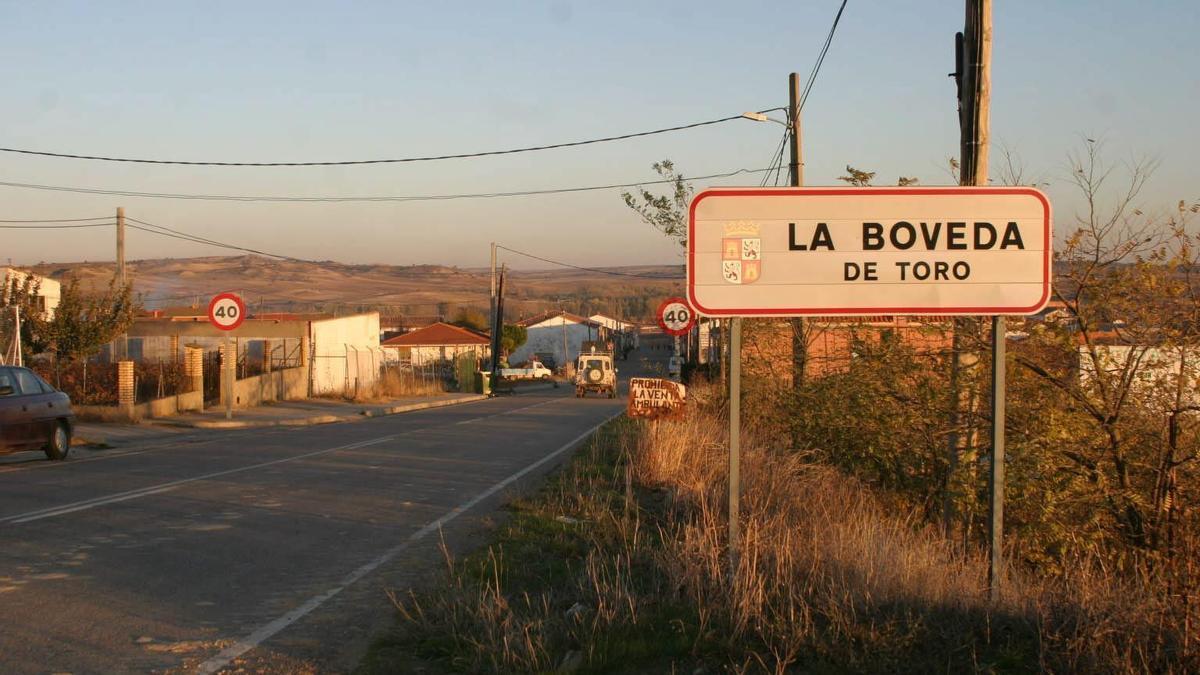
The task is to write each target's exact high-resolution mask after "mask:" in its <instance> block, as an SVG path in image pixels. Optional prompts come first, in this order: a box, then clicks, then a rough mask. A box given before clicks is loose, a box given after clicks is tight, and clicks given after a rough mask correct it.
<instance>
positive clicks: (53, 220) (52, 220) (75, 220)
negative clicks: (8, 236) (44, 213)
mask: <svg viewBox="0 0 1200 675" xmlns="http://www.w3.org/2000/svg"><path fill="white" fill-rule="evenodd" d="M90 220H112V216H97V217H95V218H49V219H46V220H0V223H86V222H88V221H90ZM85 227H86V226H85Z"/></svg>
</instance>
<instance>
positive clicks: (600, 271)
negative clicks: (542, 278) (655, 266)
mask: <svg viewBox="0 0 1200 675" xmlns="http://www.w3.org/2000/svg"><path fill="white" fill-rule="evenodd" d="M496 248H499V249H503V250H505V251H508V252H509V253H516V254H517V255H521V256H525V257H526V258H532V259H534V260H540V261H542V262H546V263H550V264H551V265H559V266H561V267H570V268H573V269H577V270H583V271H585V272H596V273H598V274H608V275H611V276H614V277H636V278H639V279H659V280H679V281H682V280H683V277H682V276H679V277H676V276H663V275H661V274H635V273H633V272H617V271H615V270H607V269H602V268H597V267H583V266H581V265H573V264H571V263H568V262H562V261H561V260H552V259H550V258H543V257H542V256H539V255H534V254H532V253H526V252H525V251H518V250H517V249H515V248H509V247H507V246H502V245H500V244H496Z"/></svg>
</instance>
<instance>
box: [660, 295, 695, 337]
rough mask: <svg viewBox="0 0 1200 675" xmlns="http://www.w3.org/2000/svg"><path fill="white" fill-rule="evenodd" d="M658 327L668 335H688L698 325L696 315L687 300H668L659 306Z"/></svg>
mask: <svg viewBox="0 0 1200 675" xmlns="http://www.w3.org/2000/svg"><path fill="white" fill-rule="evenodd" d="M658 325H659V327H660V328H662V329H663V332H665V333H667V334H668V335H687V333H688V331H690V330H691V329H692V326H694V325H696V313H695V312H693V311H692V308H691V306H689V305H688V303H687V300H684V299H683V298H667V299H666V300H663V303H662V304H661V305H659V306H658Z"/></svg>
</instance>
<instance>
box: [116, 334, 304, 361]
mask: <svg viewBox="0 0 1200 675" xmlns="http://www.w3.org/2000/svg"><path fill="white" fill-rule="evenodd" d="M224 340H225V338H224V337H203V336H193V337H186V336H181V337H179V341H178V344H179V354H178V355H174V354H172V352H171V336H169V335H161V336H145V337H131V338H129V358H131V359H133V360H134V361H142V360H145V361H172V360H174V359H175V358H179V359H182V358H183V348H184V346H185V345H190V344H194V345H199V346H200V347H201V348H203V349H204V352H205V353H206V354H207V353H214V352H218V351H220V350H221V344H222V343H223V342H224ZM234 342H236V343H237V345H238V354H239V355H242V356H245V355H247V354H248V355H249V357H250V359H251V360H253V361H255V362H261V361H262V353H263V344H264V341H263V340H262V339H256V338H245V337H241V338H234ZM299 344H300V338H271V345H272V348H273V349H274V351H275V360H276V362H278V361H279V360H280V359H283V358H284V357H285V356H286V355H288V354H293V353H294V352H295V351H296V347H297V346H298V345H299ZM106 353H107V352H106Z"/></svg>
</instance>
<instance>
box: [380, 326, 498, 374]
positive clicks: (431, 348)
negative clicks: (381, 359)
mask: <svg viewBox="0 0 1200 675" xmlns="http://www.w3.org/2000/svg"><path fill="white" fill-rule="evenodd" d="M491 341H492V340H491V338H489V337H488V336H487V335H485V334H484V333H480V332H477V331H473V330H471V329H469V328H463V327H461V326H453V325H451V324H448V323H443V322H441V321H438V322H435V323H432V324H430V325H428V326H425V327H423V328H418V329H416V330H414V331H411V332H408V333H405V334H403V335H397V336H396V337H394V338H390V339H388V340H385V341H383V342H382V343H381V344H380V346H381V347H383V348H384V349H385V350H387V351H386V353H387V354H388V356H389V357H391V358H393V359H397V360H400V361H407V362H410V363H412V365H414V366H421V365H426V364H429V363H435V362H439V361H451V360H453V359H454V358H456V357H458V356H459V355H461V354H468V353H469V354H474V355H475V357H476V358H479V359H486V358H488V357H489V356H490V355H491V353H492V350H491Z"/></svg>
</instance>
